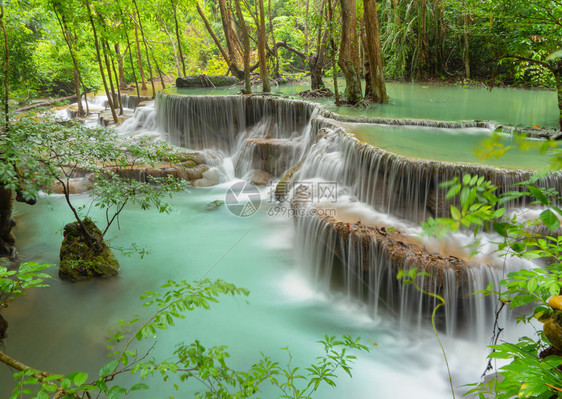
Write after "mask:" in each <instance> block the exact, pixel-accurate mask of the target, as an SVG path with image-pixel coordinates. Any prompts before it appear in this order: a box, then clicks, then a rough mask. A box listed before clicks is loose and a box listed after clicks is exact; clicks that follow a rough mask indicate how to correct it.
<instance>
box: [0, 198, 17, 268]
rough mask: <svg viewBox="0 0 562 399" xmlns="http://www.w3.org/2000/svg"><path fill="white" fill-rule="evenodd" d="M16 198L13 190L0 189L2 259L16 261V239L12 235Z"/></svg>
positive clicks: (0, 248)
mask: <svg viewBox="0 0 562 399" xmlns="http://www.w3.org/2000/svg"><path fill="white" fill-rule="evenodd" d="M13 203H14V198H13V194H12V190H6V189H5V188H4V187H0V257H9V258H10V259H14V258H15V257H16V256H17V254H16V247H15V245H16V239H15V237H14V235H13V234H12V227H14V226H15V225H16V221H15V220H14V219H12V207H13Z"/></svg>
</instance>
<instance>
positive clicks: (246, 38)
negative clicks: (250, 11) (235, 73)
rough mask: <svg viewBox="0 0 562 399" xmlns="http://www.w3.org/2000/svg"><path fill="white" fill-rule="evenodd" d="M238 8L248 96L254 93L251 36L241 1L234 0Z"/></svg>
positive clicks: (237, 13) (245, 87)
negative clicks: (251, 66) (251, 79)
mask: <svg viewBox="0 0 562 399" xmlns="http://www.w3.org/2000/svg"><path fill="white" fill-rule="evenodd" d="M234 4H235V6H236V16H237V17H238V19H239V21H240V27H241V28H242V29H241V30H242V41H243V45H244V90H245V92H246V94H251V93H252V83H251V82H250V77H251V73H252V72H251V70H250V36H249V35H248V29H247V28H246V21H244V15H243V14H242V9H241V8H240V0H234Z"/></svg>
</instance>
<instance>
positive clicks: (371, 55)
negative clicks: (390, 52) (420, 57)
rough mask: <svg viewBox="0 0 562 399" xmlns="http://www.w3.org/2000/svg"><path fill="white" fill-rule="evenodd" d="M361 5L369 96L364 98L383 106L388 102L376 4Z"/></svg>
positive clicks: (373, 1) (368, 1)
mask: <svg viewBox="0 0 562 399" xmlns="http://www.w3.org/2000/svg"><path fill="white" fill-rule="evenodd" d="M363 4H364V8H365V9H364V12H363V19H364V21H365V40H364V41H363V43H364V48H365V52H366V55H367V57H366V59H367V60H368V70H367V72H368V74H369V96H367V93H365V98H366V99H368V100H371V101H373V102H375V103H379V104H385V103H387V102H388V95H387V94H386V86H385V84H384V73H383V65H382V56H381V46H380V37H379V22H378V16H377V2H376V0H363ZM366 91H367V89H366Z"/></svg>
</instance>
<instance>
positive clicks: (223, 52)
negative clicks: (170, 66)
mask: <svg viewBox="0 0 562 399" xmlns="http://www.w3.org/2000/svg"><path fill="white" fill-rule="evenodd" d="M195 6H196V7H197V12H198V13H199V16H200V17H201V19H202V20H203V23H204V24H205V28H207V32H209V35H211V38H212V39H213V41H214V42H215V45H216V46H217V48H218V49H219V52H220V53H221V55H222V58H223V59H224V62H226V65H228V68H229V70H230V71H232V74H233V75H234V76H236V77H237V78H238V79H240V78H241V77H240V74H239V72H240V70H238V69H237V67H236V65H235V63H234V62H233V61H230V58H229V56H228V54H227V53H226V50H225V49H224V47H223V46H222V44H221V42H220V40H219V38H218V37H217V35H216V34H215V31H214V30H213V27H212V26H211V24H210V23H209V20H208V19H207V17H206V16H205V13H204V12H203V10H202V9H201V6H200V5H199V2H198V1H195ZM236 71H238V72H236ZM242 76H243V74H242Z"/></svg>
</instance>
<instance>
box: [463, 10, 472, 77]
mask: <svg viewBox="0 0 562 399" xmlns="http://www.w3.org/2000/svg"><path fill="white" fill-rule="evenodd" d="M466 7H467V5H466V3H465V12H464V14H463V16H462V19H463V42H464V45H463V50H462V59H463V62H464V73H465V77H466V78H467V79H470V41H469V40H468V23H469V20H468V10H467V9H466Z"/></svg>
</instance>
